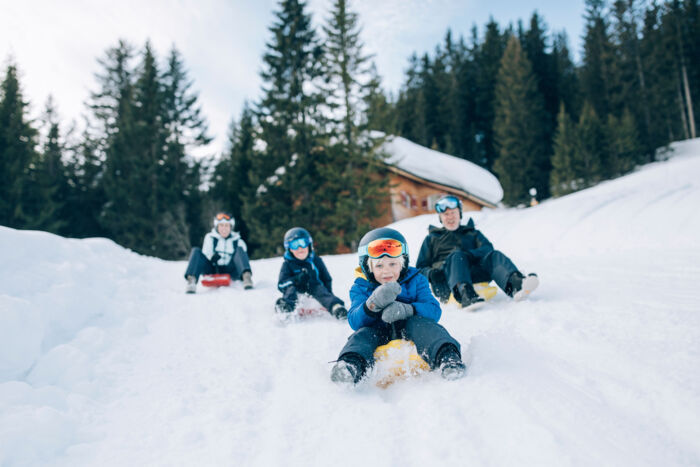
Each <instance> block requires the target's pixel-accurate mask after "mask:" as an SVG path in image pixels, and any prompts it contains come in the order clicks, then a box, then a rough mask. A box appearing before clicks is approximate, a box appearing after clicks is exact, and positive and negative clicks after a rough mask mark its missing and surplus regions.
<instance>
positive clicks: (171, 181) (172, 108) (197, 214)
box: [159, 47, 212, 257]
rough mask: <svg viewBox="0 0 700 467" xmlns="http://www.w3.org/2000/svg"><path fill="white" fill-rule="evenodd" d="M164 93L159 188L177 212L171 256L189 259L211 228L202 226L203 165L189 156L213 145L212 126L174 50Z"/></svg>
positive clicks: (167, 226) (165, 76) (171, 242)
mask: <svg viewBox="0 0 700 467" xmlns="http://www.w3.org/2000/svg"><path fill="white" fill-rule="evenodd" d="M161 83H162V92H163V117H162V118H163V124H164V127H165V129H166V133H167V135H168V136H167V140H166V148H165V153H164V155H163V160H162V162H161V167H160V171H159V184H161V185H165V186H169V187H170V188H171V189H170V190H169V191H168V192H167V193H166V197H165V198H164V199H163V203H164V204H165V205H166V206H168V208H167V209H168V210H171V211H172V212H173V217H174V219H173V220H172V222H171V223H170V224H169V225H165V226H164V228H169V227H171V226H172V227H174V228H173V232H179V233H180V235H179V236H173V238H172V240H171V241H170V242H169V243H170V244H172V245H173V247H168V250H171V251H169V256H171V257H182V256H183V255H186V254H187V253H188V250H189V246H190V245H193V244H197V243H199V242H200V241H201V238H202V236H203V235H204V233H205V231H206V229H207V228H208V226H209V224H208V221H209V219H207V222H206V223H204V222H202V220H201V218H202V211H203V209H204V206H203V195H202V193H201V190H200V188H199V187H200V186H201V181H202V180H201V172H200V171H201V165H200V164H199V163H196V162H194V161H193V160H192V158H191V157H189V155H190V154H191V152H192V151H194V150H195V149H197V148H199V147H202V146H205V145H207V144H209V143H210V142H211V140H212V138H211V137H210V136H209V135H208V125H207V122H206V119H205V118H204V117H203V116H202V110H201V107H200V106H199V103H198V98H199V97H198V94H197V93H196V92H195V91H193V90H192V86H193V84H194V83H193V81H192V80H191V79H190V78H189V74H188V72H187V69H186V68H185V64H184V62H183V60H182V57H181V55H180V52H179V51H178V50H177V49H176V48H175V47H173V48H172V49H171V51H170V54H169V56H168V59H167V65H166V68H165V70H164V73H163V76H162V78H161Z"/></svg>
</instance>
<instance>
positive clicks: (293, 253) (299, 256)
mask: <svg viewBox="0 0 700 467" xmlns="http://www.w3.org/2000/svg"><path fill="white" fill-rule="evenodd" d="M331 282H332V279H331V275H330V274H329V273H328V269H326V265H325V264H324V263H323V260H322V259H321V257H320V256H316V254H315V253H314V251H313V239H312V238H311V235H310V234H309V232H308V231H307V230H306V229H303V228H301V227H294V228H293V229H289V230H288V231H287V233H286V234H284V263H282V269H281V270H280V276H279V280H278V282H277V288H278V289H279V291H280V292H282V294H283V296H282V297H281V298H279V299H277V303H275V310H276V311H277V312H278V313H289V312H291V311H294V307H295V306H296V304H297V299H298V294H299V293H306V294H309V295H311V296H312V297H313V298H315V299H316V300H318V302H319V303H320V304H321V305H322V306H323V307H324V308H325V309H326V310H328V312H329V313H330V314H331V315H333V316H335V317H336V318H338V319H344V318H345V317H346V316H347V315H348V311H347V310H346V309H345V305H344V304H343V301H342V300H341V299H339V298H338V297H336V296H335V295H333V289H332V288H331Z"/></svg>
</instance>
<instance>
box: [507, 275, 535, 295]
mask: <svg viewBox="0 0 700 467" xmlns="http://www.w3.org/2000/svg"><path fill="white" fill-rule="evenodd" d="M538 285H540V280H539V278H538V277H537V274H535V273H530V274H528V275H527V277H525V276H523V275H522V274H521V273H520V271H515V272H514V273H513V274H511V275H510V278H509V279H508V285H506V293H507V294H508V295H510V296H511V297H513V300H515V301H516V302H519V301H521V300H524V299H526V298H527V297H528V295H530V294H531V293H532V291H533V290H535V289H536V288H537V286H538Z"/></svg>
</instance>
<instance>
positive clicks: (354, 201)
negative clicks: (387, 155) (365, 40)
mask: <svg viewBox="0 0 700 467" xmlns="http://www.w3.org/2000/svg"><path fill="white" fill-rule="evenodd" d="M323 30H324V32H325V41H324V43H325V45H326V47H325V57H326V65H327V67H326V70H325V74H326V79H327V81H328V83H329V85H330V88H328V90H329V92H330V96H331V99H330V100H335V101H337V102H338V109H339V110H340V115H341V116H342V118H341V119H340V126H339V128H338V130H337V135H338V136H339V138H338V139H337V140H335V141H328V142H327V143H326V146H325V148H323V149H321V148H319V149H318V150H317V151H316V155H315V157H314V165H315V172H317V173H318V174H319V176H320V180H321V181H322V182H321V183H318V184H317V185H316V186H315V189H314V192H313V198H314V201H313V203H312V205H313V206H314V207H315V209H314V213H313V216H312V217H313V219H314V221H315V224H314V225H315V226H317V227H316V228H317V230H319V232H318V233H317V234H315V236H314V238H315V239H317V241H319V245H320V246H321V247H322V248H326V250H325V251H337V250H339V249H340V250H345V251H347V250H348V249H349V250H353V249H355V247H356V245H357V241H359V239H360V237H361V236H362V234H363V233H364V232H365V231H366V230H367V229H368V228H369V227H370V226H369V224H368V220H369V219H370V218H372V217H375V216H376V209H377V202H378V200H379V199H381V198H380V197H379V196H378V195H377V193H382V192H383V188H384V187H385V186H386V181H385V179H384V177H377V173H378V170H377V167H378V166H379V162H380V161H379V160H377V156H376V155H375V153H374V151H373V150H372V149H373V146H374V141H373V140H374V138H373V137H372V135H371V134H370V133H369V132H368V131H367V130H368V127H367V126H366V125H364V124H363V121H362V119H361V114H362V113H364V112H366V107H365V103H366V102H367V99H368V95H369V93H368V91H369V86H368V83H367V81H368V79H369V78H371V77H372V76H371V75H369V74H368V72H369V69H368V67H367V65H368V60H369V57H368V56H367V55H366V54H365V53H364V52H363V44H362V42H361V41H360V38H359V35H360V26H359V23H358V19H357V14H356V13H354V12H352V11H351V10H350V9H349V7H348V4H347V2H346V1H345V0H336V1H335V3H334V4H333V8H332V10H331V16H330V17H329V18H328V20H327V24H326V25H325V26H324V28H323ZM341 200H342V201H341Z"/></svg>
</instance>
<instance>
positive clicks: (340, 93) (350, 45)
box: [323, 0, 371, 146]
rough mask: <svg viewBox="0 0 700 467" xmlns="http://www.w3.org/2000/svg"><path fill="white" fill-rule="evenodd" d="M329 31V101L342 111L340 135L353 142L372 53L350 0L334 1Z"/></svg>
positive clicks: (326, 59)
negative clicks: (368, 52) (365, 49)
mask: <svg viewBox="0 0 700 467" xmlns="http://www.w3.org/2000/svg"><path fill="white" fill-rule="evenodd" d="M323 32H324V34H325V41H324V44H325V52H324V58H325V64H326V70H324V74H325V75H326V77H327V79H328V84H327V89H328V92H329V98H328V99H327V102H328V101H333V102H334V103H335V105H336V106H337V108H338V111H339V116H340V118H339V120H340V127H339V132H338V133H339V135H341V136H342V137H343V138H344V140H345V142H346V143H348V144H349V145H351V146H352V145H353V144H354V141H355V139H356V138H357V132H358V130H359V129H360V128H361V127H360V116H361V115H362V113H364V111H365V102H366V99H367V94H368V88H367V80H368V73H369V68H368V65H369V60H370V58H371V57H370V56H369V55H366V54H364V53H363V50H362V49H363V44H362V41H361V39H360V32H361V28H360V25H359V22H358V15H357V13H355V12H353V11H352V10H351V9H350V8H349V5H348V1H347V0H334V1H333V6H332V7H331V15H330V17H329V18H327V19H326V24H325V25H324V26H323Z"/></svg>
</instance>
